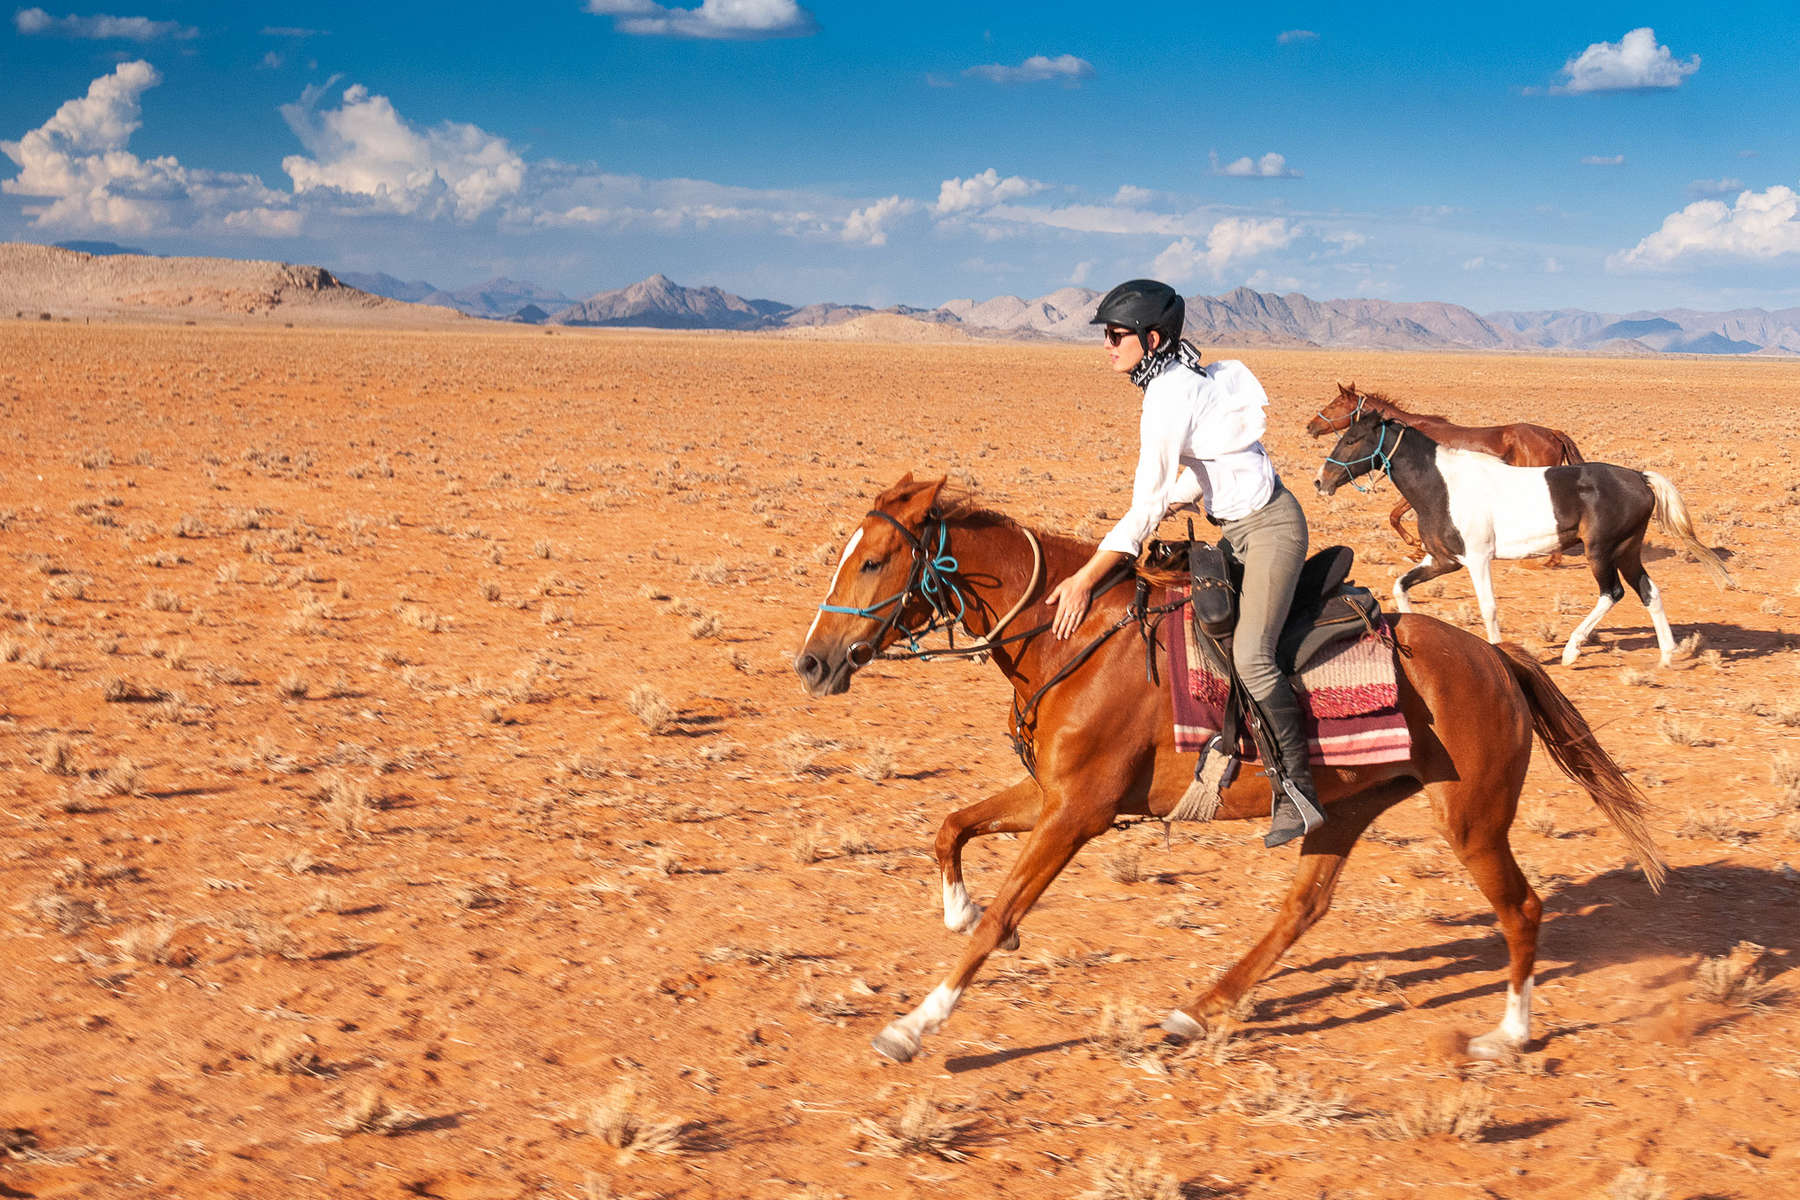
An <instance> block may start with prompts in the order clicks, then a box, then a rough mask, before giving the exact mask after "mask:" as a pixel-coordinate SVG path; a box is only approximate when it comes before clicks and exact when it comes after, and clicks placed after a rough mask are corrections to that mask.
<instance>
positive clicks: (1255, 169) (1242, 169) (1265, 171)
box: [1210, 151, 1300, 179]
mask: <svg viewBox="0 0 1800 1200" xmlns="http://www.w3.org/2000/svg"><path fill="white" fill-rule="evenodd" d="M1210 157H1211V159H1212V172H1213V174H1214V175H1231V176H1235V177H1237V178H1239V179H1298V178H1300V172H1298V171H1296V170H1294V169H1293V168H1292V167H1290V166H1288V165H1287V157H1286V156H1285V155H1281V154H1276V153H1274V152H1273V151H1271V152H1270V153H1268V154H1265V155H1263V156H1262V157H1261V158H1251V157H1249V156H1248V155H1246V156H1245V157H1243V158H1239V159H1235V160H1233V161H1231V162H1228V163H1224V164H1221V163H1220V162H1219V155H1218V152H1217V151H1213V152H1212V153H1211V155H1210Z"/></svg>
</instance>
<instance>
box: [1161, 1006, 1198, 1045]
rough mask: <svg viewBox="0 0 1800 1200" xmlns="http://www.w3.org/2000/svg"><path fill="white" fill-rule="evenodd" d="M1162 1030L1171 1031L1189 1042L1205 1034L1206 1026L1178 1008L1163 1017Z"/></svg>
mask: <svg viewBox="0 0 1800 1200" xmlns="http://www.w3.org/2000/svg"><path fill="white" fill-rule="evenodd" d="M1162 1027H1163V1032H1164V1033H1172V1034H1174V1035H1175V1036H1176V1037H1178V1038H1181V1039H1182V1040H1183V1041H1188V1042H1191V1041H1193V1040H1194V1039H1195V1038H1201V1037H1205V1036H1206V1026H1204V1025H1202V1024H1201V1023H1200V1022H1198V1021H1196V1020H1194V1018H1192V1017H1190V1016H1188V1015H1187V1014H1186V1013H1184V1012H1182V1011H1181V1010H1180V1009H1179V1008H1178V1009H1176V1010H1175V1011H1173V1012H1171V1013H1170V1014H1169V1015H1168V1016H1166V1017H1164V1018H1163V1023H1162Z"/></svg>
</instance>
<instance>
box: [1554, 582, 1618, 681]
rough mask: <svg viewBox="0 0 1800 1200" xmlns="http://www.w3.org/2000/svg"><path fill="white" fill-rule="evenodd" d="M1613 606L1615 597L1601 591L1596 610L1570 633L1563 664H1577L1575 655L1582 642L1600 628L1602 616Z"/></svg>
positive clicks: (1568, 665) (1564, 650)
mask: <svg viewBox="0 0 1800 1200" xmlns="http://www.w3.org/2000/svg"><path fill="white" fill-rule="evenodd" d="M1612 606H1613V598H1612V597H1611V596H1608V595H1606V594H1605V593H1601V596H1600V602H1599V603H1598V604H1596V605H1594V611H1593V612H1591V613H1589V614H1588V615H1587V616H1585V617H1583V618H1582V620H1581V624H1579V625H1577V626H1576V627H1575V632H1574V633H1571V634H1570V635H1569V644H1568V645H1566V646H1564V647H1563V653H1562V661H1563V666H1565V667H1572V666H1574V665H1575V656H1576V655H1577V654H1580V653H1581V643H1583V642H1585V641H1587V639H1588V634H1590V633H1592V632H1594V630H1595V629H1596V628H1598V626H1599V624H1600V618H1602V617H1604V616H1605V615H1606V612H1607V610H1608V609H1610V608H1611V607H1612Z"/></svg>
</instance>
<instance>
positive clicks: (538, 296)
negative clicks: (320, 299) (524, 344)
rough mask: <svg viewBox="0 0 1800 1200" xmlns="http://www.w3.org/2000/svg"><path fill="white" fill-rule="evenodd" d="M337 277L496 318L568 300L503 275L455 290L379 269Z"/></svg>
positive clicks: (381, 291) (545, 308) (410, 298)
mask: <svg viewBox="0 0 1800 1200" xmlns="http://www.w3.org/2000/svg"><path fill="white" fill-rule="evenodd" d="M338 278H339V279H342V280H343V281H344V282H345V283H347V284H349V285H350V286H351V287H355V288H361V289H362V290H363V291H365V292H372V293H374V294H375V295H377V296H386V297H388V298H389V299H391V300H404V301H406V302H407V303H409V304H435V305H438V306H439V307H442V308H453V309H455V310H456V311H457V312H460V313H466V314H467V315H469V316H471V317H484V318H486V319H488V320H497V321H506V320H511V319H512V318H513V317H514V315H515V314H517V313H518V312H519V310H520V309H522V308H524V307H526V306H527V305H536V306H537V307H538V308H540V309H542V310H543V311H544V312H546V313H551V312H555V311H557V310H558V309H561V308H565V307H567V306H568V305H569V304H570V303H571V302H572V301H571V298H570V297H568V296H565V295H563V294H562V293H561V292H559V291H557V290H556V289H554V288H547V287H543V286H541V285H539V284H535V283H531V282H529V281H526V280H519V279H507V278H506V277H504V276H501V277H498V278H495V279H490V280H488V281H487V282H486V283H476V284H471V285H469V286H468V287H466V288H460V289H458V290H456V291H446V290H445V289H443V288H440V287H438V286H437V285H436V284H434V283H427V282H426V281H425V280H423V279H413V280H405V279H397V278H395V277H394V276H392V275H387V274H381V273H376V274H364V273H362V272H358V271H344V272H341V273H340V274H339V275H338ZM541 319H542V318H540V320H541Z"/></svg>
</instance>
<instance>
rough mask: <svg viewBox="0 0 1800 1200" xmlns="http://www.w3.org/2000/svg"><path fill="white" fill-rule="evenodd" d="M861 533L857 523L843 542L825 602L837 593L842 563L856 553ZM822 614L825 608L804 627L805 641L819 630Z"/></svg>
mask: <svg viewBox="0 0 1800 1200" xmlns="http://www.w3.org/2000/svg"><path fill="white" fill-rule="evenodd" d="M862 535H863V531H862V526H860V525H859V526H857V528H856V532H855V533H853V534H851V535H850V540H849V541H848V542H846V543H844V552H843V553H842V554H841V555H839V556H838V565H837V571H836V572H834V573H833V574H832V576H831V586H830V587H828V588H826V589H825V603H826V604H830V603H831V598H832V597H833V596H835V595H837V590H838V580H840V579H842V578H843V577H844V564H845V563H847V562H849V561H850V556H851V555H852V554H855V553H856V547H857V546H859V545H860V544H861V543H862ZM824 615H825V610H824V609H823V608H821V609H819V611H818V612H816V613H814V614H813V619H812V624H811V625H809V626H807V629H806V642H811V641H812V638H813V634H815V633H817V632H818V631H819V618H820V617H822V616H824ZM806 642H802V643H801V645H803V646H804V645H805V644H806Z"/></svg>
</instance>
